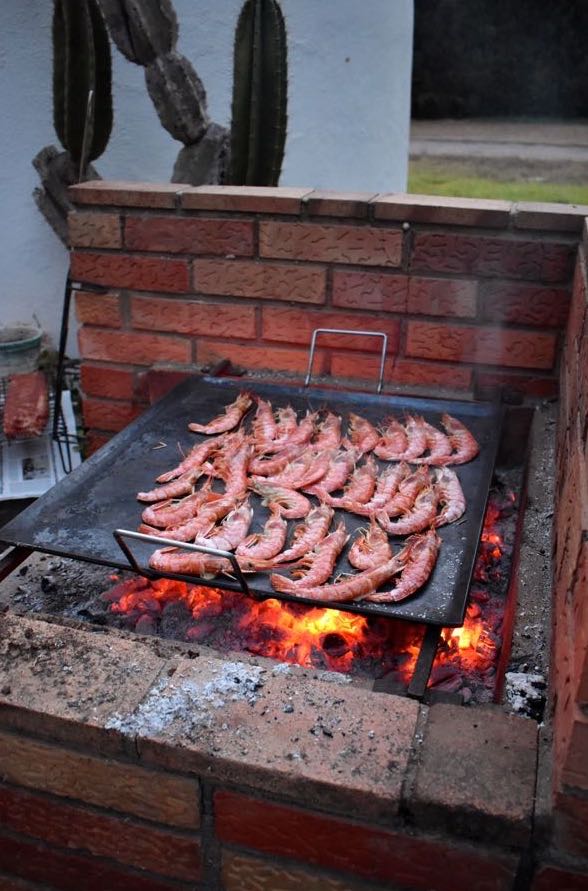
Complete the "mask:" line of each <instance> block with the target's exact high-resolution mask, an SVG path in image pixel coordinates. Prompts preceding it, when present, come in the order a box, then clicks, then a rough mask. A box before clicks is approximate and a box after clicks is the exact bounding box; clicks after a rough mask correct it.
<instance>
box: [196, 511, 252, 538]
mask: <svg viewBox="0 0 588 891" xmlns="http://www.w3.org/2000/svg"><path fill="white" fill-rule="evenodd" d="M252 519H253V509H252V507H251V505H250V504H249V501H248V500H247V499H246V500H245V501H244V502H243V504H240V505H239V507H235V508H234V509H233V510H232V511H230V512H229V513H228V514H227V515H226V517H225V518H224V520H223V521H222V523H221V525H220V526H219V527H217V528H216V530H214V529H212V530H210V531H209V532H207V533H206V534H204V535H199V536H198V537H197V538H196V543H197V544H201V545H206V546H207V547H209V548H218V549H219V550H220V551H234V550H235V548H236V547H238V545H240V544H241V542H242V541H243V539H244V538H245V537H246V536H247V533H248V532H249V527H250V526H251V521H252Z"/></svg>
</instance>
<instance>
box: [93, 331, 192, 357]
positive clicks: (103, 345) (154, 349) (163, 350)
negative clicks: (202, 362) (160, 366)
mask: <svg viewBox="0 0 588 891" xmlns="http://www.w3.org/2000/svg"><path fill="white" fill-rule="evenodd" d="M78 343H79V347H80V355H81V356H82V358H84V359H98V360H99V361H101V362H120V360H121V358H124V359H125V361H126V362H129V363H132V364H134V365H153V364H154V363H155V362H186V363H187V362H191V361H192V344H191V342H190V341H189V340H188V339H186V338H182V337H169V336H166V335H164V334H140V333H138V332H136V331H134V332H130V331H101V330H100V329H99V328H87V327H84V328H82V329H81V330H80V332H79V335H78Z"/></svg>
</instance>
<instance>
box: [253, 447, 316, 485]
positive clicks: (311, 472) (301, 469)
mask: <svg viewBox="0 0 588 891" xmlns="http://www.w3.org/2000/svg"><path fill="white" fill-rule="evenodd" d="M331 455H332V452H329V451H325V452H318V453H316V452H313V451H306V452H304V453H303V454H302V455H301V456H300V457H299V458H295V459H294V461H292V462H291V463H290V464H288V466H287V467H285V468H284V470H282V472H281V473H278V474H277V475H276V476H268V477H256V476H253V477H251V479H252V480H253V482H254V483H258V482H262V483H269V484H270V485H272V486H285V487H286V488H288V489H304V488H305V487H306V486H310V485H312V483H316V481H317V480H320V479H321V478H322V477H323V476H324V475H325V474H326V472H327V470H328V467H329V464H330V462H331Z"/></svg>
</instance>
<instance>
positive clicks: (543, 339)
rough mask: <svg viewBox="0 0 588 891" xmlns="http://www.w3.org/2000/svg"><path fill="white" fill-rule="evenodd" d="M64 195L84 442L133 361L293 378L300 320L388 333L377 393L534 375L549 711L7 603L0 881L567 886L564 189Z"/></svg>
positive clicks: (575, 876) (572, 720) (575, 460)
mask: <svg viewBox="0 0 588 891" xmlns="http://www.w3.org/2000/svg"><path fill="white" fill-rule="evenodd" d="M72 197H73V200H74V201H75V203H76V205H77V210H76V211H75V212H74V213H73V214H72V215H71V218H70V226H71V230H70V231H71V240H72V245H73V253H72V277H73V279H74V281H75V282H78V283H79V285H80V289H79V290H78V292H77V296H76V303H77V314H78V320H79V322H80V325H81V327H80V333H79V340H80V353H81V357H82V387H83V394H84V417H85V422H86V424H87V426H88V428H89V432H90V438H91V442H92V445H93V447H98V446H99V445H100V444H102V443H103V442H105V441H106V440H107V439H108V438H109V437H110V436H112V435H113V433H114V432H116V431H117V430H120V429H122V428H123V427H124V426H125V425H126V424H127V423H128V422H129V421H130V420H132V419H133V418H134V417H136V416H137V415H138V414H139V413H141V412H142V410H143V409H144V407H145V406H146V405H147V403H148V372H149V371H152V370H153V369H157V368H158V367H159V368H160V369H161V368H162V367H164V368H165V370H166V372H167V373H169V374H170V381H171V380H172V379H173V380H174V381H175V380H177V378H178V376H181V375H185V374H190V373H193V372H194V370H195V365H196V366H198V367H200V366H202V365H205V364H213V363H215V362H216V361H218V360H220V359H223V358H228V359H230V360H231V361H232V362H233V363H234V364H237V365H241V366H244V367H245V368H246V369H249V370H251V371H253V372H254V373H256V374H259V375H261V374H262V372H266V371H267V372H268V373H269V374H270V375H271V374H274V375H275V374H276V373H278V372H279V373H282V372H290V373H292V374H293V375H302V374H303V372H304V371H305V370H306V363H307V357H308V343H309V340H310V335H311V332H312V330H313V329H315V328H317V327H338V328H353V329H357V328H364V329H365V328H367V329H368V330H378V331H385V332H386V333H387V334H388V336H389V342H390V350H389V356H388V360H387V364H386V369H385V383H386V388H387V389H388V390H391V389H394V388H398V387H403V388H409V389H410V390H411V391H414V392H416V393H419V392H427V393H431V392H435V394H439V395H443V394H444V393H451V394H455V393H456V392H458V393H459V394H461V396H462V397H463V398H465V399H471V398H472V396H474V395H475V396H477V395H479V394H484V395H485V396H487V395H489V394H493V393H496V391H498V390H506V391H508V393H509V394H511V395H512V393H513V391H519V392H520V393H522V394H524V395H525V396H526V397H527V398H529V399H534V398H535V399H536V398H539V399H550V398H553V397H555V396H558V395H559V422H558V431H557V442H556V461H555V466H554V467H551V468H550V474H551V476H552V477H553V476H554V475H555V490H556V503H555V508H554V514H553V517H554V520H553V524H554V536H553V538H554V556H553V599H552V610H553V645H552V652H551V666H552V667H551V675H550V700H549V720H548V721H546V723H545V724H544V725H540V726H539V727H537V724H536V723H535V722H534V721H532V720H530V719H528V718H522V717H518V716H516V715H512V714H506V713H505V712H504V711H503V710H502V709H501V708H500V707H498V706H488V707H483V708H463V707H459V706H455V705H452V704H444V703H438V704H435V705H431V706H427V705H422V704H419V703H417V702H415V701H413V700H411V699H408V698H406V697H400V696H395V695H388V694H384V693H378V692H370V693H369V694H368V693H367V692H366V690H365V689H363V688H362V687H361V686H356V685H354V684H352V683H348V682H347V681H346V680H345V678H344V677H339V678H338V679H337V678H336V677H333V676H332V675H329V677H328V678H326V677H324V676H323V675H322V673H321V672H317V671H313V670H309V669H303V668H300V667H298V666H289V667H285V666H283V665H276V664H275V663H272V662H267V663H263V662H262V661H259V660H254V659H248V658H243V659H242V660H241V659H227V658H222V657H221V656H219V655H215V654H214V653H210V652H208V651H206V649H205V648H202V649H199V648H198V647H194V646H192V647H190V646H188V647H186V646H183V647H181V646H175V645H174V644H173V643H170V642H167V641H162V640H159V639H148V638H139V637H137V636H135V635H133V634H132V633H130V632H124V631H116V630H109V632H108V633H106V632H102V633H100V632H99V631H98V632H96V631H94V632H93V633H92V632H90V631H89V630H88V627H89V626H86V627H85V628H84V627H83V626H81V625H80V624H79V623H73V622H68V621H67V620H64V619H50V618H49V617H46V616H45V617H43V618H34V617H33V616H31V615H28V616H22V615H17V614H16V612H15V611H14V610H12V609H9V610H8V611H7V612H6V613H5V614H4V616H3V618H2V623H1V631H0V767H1V771H0V773H1V774H2V783H1V784H0V801H1V804H0V836H1V841H0V888H6V889H20V891H26V889H28V891H33V889H39V891H42V889H44V888H51V889H64V891H69V889H79V888H84V889H86V888H87V889H90V891H93V889H100V891H102V889H113V891H115V889H119V888H120V889H131V891H134V889H137V891H163V889H168V891H171V889H174V888H175V889H178V888H179V889H186V891H187V889H198V888H203V889H204V888H206V889H211V891H217V889H226V891H237V889H239V891H274V889H278V888H279V889H286V891H294V889H302V888H304V889H305V891H306V889H308V891H314V889H316V891H319V889H321V891H322V889H333V891H344V889H349V891H378V889H380V891H406V889H422V891H425V889H436V891H445V889H447V891H449V889H451V891H461V889H463V891H466V889H467V891H470V889H471V891H503V889H504V891H507V889H509V891H510V889H512V891H515V889H516V891H523V889H531V891H551V889H562V891H563V889H569V891H585V889H586V888H588V578H587V567H588V550H587V541H588V478H587V477H588V474H587V457H588V451H587V449H588V446H587V433H588V429H587V422H586V418H587V412H588V403H587V400H588V377H587V369H588V337H587V336H586V335H587V334H588V330H587V329H588V313H587V312H586V307H587V302H588V298H587V282H586V265H585V263H586V250H587V249H588V229H587V228H586V224H585V219H584V218H585V216H586V214H587V213H588V209H587V208H574V207H568V206H561V207H560V206H558V205H553V206H551V205H544V206H539V205H529V204H520V205H515V206H512V205H510V204H508V203H505V202H498V201H468V200H461V199H460V200H456V199H455V200H454V199H437V198H435V199H431V198H427V197H419V196H404V195H378V196H372V195H363V194H354V193H349V194H345V193H341V194H333V193H324V192H316V191H315V192H313V191H309V190H305V189H250V188H220V187H219V188H216V187H199V188H190V187H187V186H186V187H184V186H179V185H166V186H157V185H154V186H146V185H144V184H128V183H109V182H95V183H87V184H84V185H82V186H77V187H74V189H73V190H72ZM377 349H378V344H377V342H376V340H375V339H374V338H365V339H363V340H362V339H360V340H359V341H357V340H351V339H349V340H346V341H343V342H341V340H340V339H333V340H328V339H327V340H324V341H321V345H320V347H319V350H318V353H317V355H318V359H319V372H320V373H323V374H328V373H330V374H332V375H333V376H334V377H335V378H337V379H339V380H342V381H344V382H345V383H346V385H348V384H349V382H351V384H350V385H352V386H357V387H361V386H363V387H365V386H366V379H367V378H372V379H373V378H374V377H375V376H376V375H377V368H378V353H377ZM551 483H552V484H553V479H552V480H551ZM525 546H526V547H527V549H529V548H531V550H532V542H531V543H529V542H527V543H526V545H525V542H523V547H525ZM535 559H536V561H537V560H538V559H539V557H538V556H537V557H536V558H535ZM519 584H520V585H521V587H522V586H524V584H525V579H524V577H523V578H521V579H520V580H519Z"/></svg>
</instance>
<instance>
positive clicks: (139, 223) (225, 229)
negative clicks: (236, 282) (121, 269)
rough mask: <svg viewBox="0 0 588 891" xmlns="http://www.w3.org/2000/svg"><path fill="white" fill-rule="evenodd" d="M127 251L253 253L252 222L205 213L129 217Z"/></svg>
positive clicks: (244, 255)
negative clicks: (222, 218)
mask: <svg viewBox="0 0 588 891" xmlns="http://www.w3.org/2000/svg"><path fill="white" fill-rule="evenodd" d="M125 245H126V247H127V248H128V249H129V250H131V251H161V252H162V253H172V254H220V255H224V254H235V255H236V256H241V257H251V256H253V223H252V222H251V221H248V220H218V219H206V218H205V217H193V218H191V217H172V216H167V217H163V216H162V217H132V216H129V217H127V219H126V222H125Z"/></svg>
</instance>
